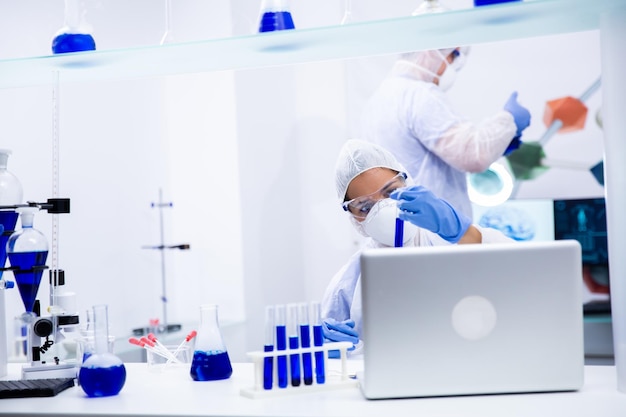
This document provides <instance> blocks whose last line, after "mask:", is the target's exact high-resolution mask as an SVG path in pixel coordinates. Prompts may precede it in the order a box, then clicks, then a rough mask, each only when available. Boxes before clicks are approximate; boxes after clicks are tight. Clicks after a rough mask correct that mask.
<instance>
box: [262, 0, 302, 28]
mask: <svg viewBox="0 0 626 417" xmlns="http://www.w3.org/2000/svg"><path fill="white" fill-rule="evenodd" d="M295 28H296V26H295V25H294V23H293V17H292V16H291V11H290V10H289V5H288V1H287V0H263V2H262V3H261V12H260V22H259V32H272V31H275V30H288V29H295Z"/></svg>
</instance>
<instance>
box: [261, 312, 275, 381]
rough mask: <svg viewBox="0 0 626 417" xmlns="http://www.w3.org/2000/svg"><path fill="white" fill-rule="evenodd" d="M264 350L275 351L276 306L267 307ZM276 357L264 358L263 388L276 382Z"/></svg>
mask: <svg viewBox="0 0 626 417" xmlns="http://www.w3.org/2000/svg"><path fill="white" fill-rule="evenodd" d="M263 351H264V352H272V351H274V306H267V307H265V346H264V347H263ZM273 376H274V357H273V356H268V357H266V358H263V389H272V385H273V384H274V378H273Z"/></svg>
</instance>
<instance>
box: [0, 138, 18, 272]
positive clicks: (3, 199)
mask: <svg viewBox="0 0 626 417" xmlns="http://www.w3.org/2000/svg"><path fill="white" fill-rule="evenodd" d="M9 155H11V151H10V150H8V149H0V206H14V205H16V204H21V203H22V184H21V183H20V180H19V179H17V177H16V176H15V175H14V174H13V173H12V172H10V171H9V170H8V169H7V165H8V161H9ZM17 217H18V214H17V212H16V211H15V210H11V209H7V210H0V224H2V226H3V227H4V233H0V268H4V266H5V265H6V262H7V249H6V248H7V241H8V240H9V236H10V235H11V233H13V231H14V230H15V224H16V223H17ZM0 278H2V271H1V270H0Z"/></svg>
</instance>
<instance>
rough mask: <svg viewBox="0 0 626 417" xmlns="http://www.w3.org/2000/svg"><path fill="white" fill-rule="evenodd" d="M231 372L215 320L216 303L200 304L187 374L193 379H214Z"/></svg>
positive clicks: (222, 377)
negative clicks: (197, 325) (198, 319)
mask: <svg viewBox="0 0 626 417" xmlns="http://www.w3.org/2000/svg"><path fill="white" fill-rule="evenodd" d="M232 373H233V368H232V366H231V364H230V358H229V357H228V352H227V351H226V346H225V345H224V341H223V340H222V334H221V332H220V328H219V324H218V320H217V305H215V304H205V305H202V306H200V327H199V328H198V336H197V339H196V348H195V350H194V352H193V360H192V361H191V370H190V372H189V374H190V375H191V378H193V380H194V381H216V380H219V379H227V378H230V376H231V375H232Z"/></svg>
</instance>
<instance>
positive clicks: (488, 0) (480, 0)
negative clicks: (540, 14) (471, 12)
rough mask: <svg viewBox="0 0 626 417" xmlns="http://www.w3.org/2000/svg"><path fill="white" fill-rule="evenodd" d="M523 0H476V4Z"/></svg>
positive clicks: (483, 4) (485, 4)
mask: <svg viewBox="0 0 626 417" xmlns="http://www.w3.org/2000/svg"><path fill="white" fill-rule="evenodd" d="M513 1H521V0H474V6H488V5H490V4H498V3H510V2H513Z"/></svg>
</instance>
